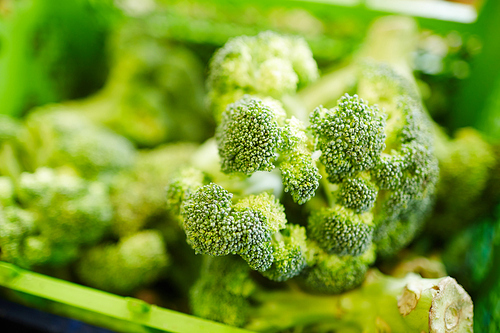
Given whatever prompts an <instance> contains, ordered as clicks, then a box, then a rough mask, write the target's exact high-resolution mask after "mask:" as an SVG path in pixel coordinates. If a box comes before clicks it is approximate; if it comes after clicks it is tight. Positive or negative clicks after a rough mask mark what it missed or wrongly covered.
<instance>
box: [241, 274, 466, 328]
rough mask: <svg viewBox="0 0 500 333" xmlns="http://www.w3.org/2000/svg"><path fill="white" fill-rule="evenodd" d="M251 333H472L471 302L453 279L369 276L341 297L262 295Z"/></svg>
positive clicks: (294, 293)
mask: <svg viewBox="0 0 500 333" xmlns="http://www.w3.org/2000/svg"><path fill="white" fill-rule="evenodd" d="M255 300H256V301H257V302H258V303H259V306H257V307H255V308H254V309H253V310H252V311H253V312H252V313H251V316H250V317H251V320H250V322H249V323H248V325H247V326H246V328H247V329H250V330H255V331H260V332H275V331H281V330H284V329H287V328H291V327H295V328H297V327H303V328H311V326H312V325H321V328H322V329H325V328H326V329H330V330H333V329H334V330H339V331H342V330H344V329H358V330H362V331H363V332H431V333H432V332H472V300H471V298H470V297H469V295H468V294H467V293H466V292H465V290H464V289H463V288H462V287H461V286H460V285H459V284H458V283H457V282H456V281H455V280H454V279H453V278H450V277H444V278H439V279H424V278H421V277H420V276H418V275H415V274H409V275H407V276H406V277H405V278H403V279H397V278H394V277H390V276H385V275H383V274H381V273H380V272H378V271H376V270H372V271H370V273H369V275H368V277H367V279H366V281H365V282H364V284H363V285H362V286H361V287H360V288H357V289H355V290H352V291H350V292H346V293H343V294H340V295H314V294H307V293H304V292H302V291H300V290H298V289H297V290H288V291H274V292H269V291H266V292H259V293H257V294H256V295H255Z"/></svg>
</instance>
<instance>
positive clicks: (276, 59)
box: [208, 31, 318, 121]
mask: <svg viewBox="0 0 500 333" xmlns="http://www.w3.org/2000/svg"><path fill="white" fill-rule="evenodd" d="M209 70H210V72H209V77H208V87H209V99H210V103H211V107H212V111H213V113H214V117H215V119H216V120H217V121H220V120H221V118H222V113H223V111H224V110H225V109H226V106H227V105H229V104H231V103H234V102H236V101H238V100H239V99H241V98H242V97H243V96H244V95H246V94H249V95H254V96H256V97H260V98H267V97H270V98H273V99H276V100H279V101H283V100H285V99H286V98H287V97H289V96H292V95H294V94H295V92H296V90H297V89H299V88H302V87H304V86H306V85H307V84H309V83H311V82H313V81H315V80H316V79H317V78H318V68H317V65H316V62H315V61H314V59H313V58H312V52H311V50H310V49H309V47H308V46H307V43H306V42H305V40H303V39H302V38H299V37H293V36H288V37H284V36H282V35H279V34H277V33H274V32H271V31H266V32H262V33H260V34H258V35H257V36H255V37H249V36H240V37H235V38H233V39H230V40H229V41H228V42H227V43H226V44H225V45H224V46H223V47H222V48H221V49H219V50H218V51H217V52H216V53H215V54H214V56H213V58H212V61H211V62H210V68H209Z"/></svg>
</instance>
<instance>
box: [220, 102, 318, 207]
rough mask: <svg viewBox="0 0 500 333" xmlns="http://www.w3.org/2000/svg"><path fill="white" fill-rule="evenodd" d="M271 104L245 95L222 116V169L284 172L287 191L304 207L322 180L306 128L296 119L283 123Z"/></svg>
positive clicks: (241, 171) (251, 171) (246, 171)
mask: <svg viewBox="0 0 500 333" xmlns="http://www.w3.org/2000/svg"><path fill="white" fill-rule="evenodd" d="M270 105H272V104H269V103H268V102H264V101H261V100H259V99H257V98H254V97H250V96H245V97H244V98H243V99H241V100H239V101H238V102H236V103H233V104H230V105H229V106H228V107H227V109H226V110H225V111H224V112H223V114H222V121H221V123H220V124H219V126H218V127H217V132H216V139H217V142H218V151H219V155H220V158H221V170H222V171H223V172H225V173H228V174H238V173H239V174H244V175H247V176H249V175H251V174H253V173H255V172H256V171H271V170H273V169H274V168H275V165H277V166H278V167H279V168H280V169H281V175H282V178H283V185H284V190H285V192H290V193H291V195H292V197H293V199H294V200H295V201H296V202H298V203H299V204H303V203H305V202H306V201H308V200H309V199H310V198H311V197H312V196H314V192H315V190H316V189H317V188H318V186H319V179H320V178H321V176H320V174H319V171H318V168H317V167H316V165H315V163H314V161H313V159H312V152H311V151H310V150H309V149H308V137H307V135H306V134H305V127H304V126H303V125H302V123H301V122H300V121H299V120H298V119H297V118H295V117H292V118H290V119H287V120H286V121H285V120H284V116H283V114H282V113H281V112H279V111H277V112H276V111H275V110H279V108H277V109H276V108H274V109H273V108H272V107H271V106H270Z"/></svg>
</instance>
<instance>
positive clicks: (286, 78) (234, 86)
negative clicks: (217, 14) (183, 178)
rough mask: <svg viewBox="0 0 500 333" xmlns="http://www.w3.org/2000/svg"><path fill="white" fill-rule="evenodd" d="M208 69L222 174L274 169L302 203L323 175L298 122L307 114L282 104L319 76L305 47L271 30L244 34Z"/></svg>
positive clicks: (220, 51)
mask: <svg viewBox="0 0 500 333" xmlns="http://www.w3.org/2000/svg"><path fill="white" fill-rule="evenodd" d="M290 52H292V53H290ZM210 66H211V67H210V68H211V72H210V76H209V88H210V98H211V101H212V107H213V109H214V114H215V117H216V119H217V120H218V122H219V125H218V127H217V130H216V138H217V141H218V148H219V154H220V156H221V169H222V171H223V172H226V173H242V174H245V175H251V174H253V173H254V172H255V171H271V170H272V169H274V168H275V167H278V168H279V169H280V170H281V174H282V178H283V185H284V190H285V192H290V194H291V195H292V198H293V199H294V200H295V201H296V202H298V203H300V204H303V203H305V202H307V201H308V200H309V199H310V198H311V197H312V196H313V195H314V192H315V191H316V189H317V188H318V186H319V179H320V178H321V176H320V174H319V171H318V169H317V167H316V165H315V161H314V160H313V158H312V152H311V150H310V148H311V147H312V143H311V140H310V138H309V137H308V136H307V135H306V133H305V132H306V126H305V125H304V124H302V123H301V121H300V120H299V119H303V120H305V119H306V118H307V116H305V115H304V114H305V113H306V111H305V110H302V108H300V107H297V105H298V103H293V102H287V103H285V100H287V98H286V96H292V95H294V94H295V92H296V90H297V89H298V88H299V87H303V86H304V85H307V84H308V83H310V82H312V81H314V80H315V79H316V78H317V76H318V72H317V66H316V64H315V62H314V59H313V58H312V54H311V52H310V50H309V49H308V47H307V44H306V43H305V42H304V41H303V40H301V39H299V38H296V37H287V36H281V35H279V34H275V33H271V32H265V33H261V34H259V35H258V36H255V37H247V36H242V37H238V38H234V39H233V40H231V41H229V42H227V43H226V44H225V46H224V47H223V48H221V49H220V50H219V51H218V52H217V53H216V54H215V55H214V57H213V59H212V62H211V64H210ZM260 99H262V100H260ZM231 103H233V104H231ZM285 104H287V105H286V106H287V108H288V109H289V110H286V111H285V108H284V107H283V105H285ZM290 104H293V105H290ZM287 111H288V113H289V115H287ZM294 115H296V116H297V117H298V118H296V117H294ZM287 118H288V119H287Z"/></svg>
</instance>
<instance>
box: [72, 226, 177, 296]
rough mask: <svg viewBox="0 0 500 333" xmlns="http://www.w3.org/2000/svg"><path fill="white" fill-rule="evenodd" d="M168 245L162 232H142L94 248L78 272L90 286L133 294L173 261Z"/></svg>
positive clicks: (82, 260)
mask: <svg viewBox="0 0 500 333" xmlns="http://www.w3.org/2000/svg"><path fill="white" fill-rule="evenodd" d="M165 246H166V245H165V242H164V241H163V237H162V236H161V234H160V233H159V231H157V230H144V231H140V232H138V233H136V234H134V235H131V236H128V237H125V238H122V239H121V240H120V241H119V242H118V243H117V244H107V245H106V244H104V245H98V246H96V247H93V248H91V249H90V250H88V251H87V252H85V253H84V254H83V255H82V257H81V259H80V260H79V261H78V263H77V267H76V272H77V274H78V277H79V278H80V279H81V280H82V281H83V282H84V283H85V284H88V285H89V286H92V287H95V288H99V289H102V290H106V291H109V292H114V293H118V294H130V293H131V292H133V291H135V290H137V289H138V288H140V287H144V286H146V285H148V284H151V283H153V282H154V281H156V280H157V279H158V278H159V277H160V276H161V275H162V273H164V271H165V269H166V268H167V266H168V264H169V261H170V259H169V256H168V253H167V252H166V247H165Z"/></svg>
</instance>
